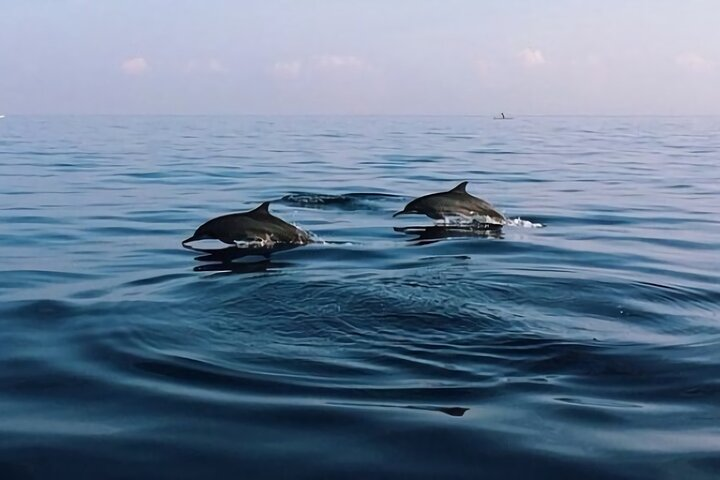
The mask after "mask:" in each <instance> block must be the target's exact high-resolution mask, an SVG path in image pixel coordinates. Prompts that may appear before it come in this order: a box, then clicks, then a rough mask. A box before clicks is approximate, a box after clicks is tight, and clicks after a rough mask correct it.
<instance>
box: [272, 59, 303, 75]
mask: <svg viewBox="0 0 720 480" xmlns="http://www.w3.org/2000/svg"><path fill="white" fill-rule="evenodd" d="M302 69H303V62H302V61H301V60H292V61H285V62H276V63H275V65H273V69H272V71H273V74H275V76H277V77H280V78H297V77H298V76H300V72H301V71H302Z"/></svg>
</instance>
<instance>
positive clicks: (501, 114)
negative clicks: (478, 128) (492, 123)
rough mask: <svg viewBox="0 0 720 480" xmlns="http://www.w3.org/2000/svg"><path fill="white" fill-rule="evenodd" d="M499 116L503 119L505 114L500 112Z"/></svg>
mask: <svg viewBox="0 0 720 480" xmlns="http://www.w3.org/2000/svg"><path fill="white" fill-rule="evenodd" d="M500 116H501V117H502V118H503V120H505V114H504V113H503V112H500Z"/></svg>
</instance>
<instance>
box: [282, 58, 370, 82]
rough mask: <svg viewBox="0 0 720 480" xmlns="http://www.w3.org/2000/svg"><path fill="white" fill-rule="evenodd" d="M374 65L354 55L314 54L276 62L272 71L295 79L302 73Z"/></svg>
mask: <svg viewBox="0 0 720 480" xmlns="http://www.w3.org/2000/svg"><path fill="white" fill-rule="evenodd" d="M371 69H372V66H371V65H370V64H369V63H368V62H367V61H365V60H364V59H362V58H360V57H356V56H354V55H331V54H324V55H312V56H309V57H303V58H296V59H293V60H283V61H279V62H276V63H275V64H274V65H273V67H272V73H273V74H274V75H275V76H276V77H279V78H285V79H293V78H298V77H300V76H301V75H314V74H319V73H330V72H360V71H363V70H371Z"/></svg>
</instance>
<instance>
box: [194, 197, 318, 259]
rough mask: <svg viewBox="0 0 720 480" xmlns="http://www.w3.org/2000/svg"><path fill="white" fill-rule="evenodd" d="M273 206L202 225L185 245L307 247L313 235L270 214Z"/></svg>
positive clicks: (258, 208) (213, 220)
mask: <svg viewBox="0 0 720 480" xmlns="http://www.w3.org/2000/svg"><path fill="white" fill-rule="evenodd" d="M269 208H270V202H263V203H262V204H261V205H260V206H259V207H257V208H255V209H254V210H250V211H248V212H242V213H231V214H228V215H222V216H220V217H217V218H213V219H212V220H208V221H207V222H205V223H203V224H202V225H200V226H199V227H198V228H197V230H195V233H194V234H193V235H192V237H190V238H187V239H185V240H183V241H182V244H183V246H186V245H185V244H187V243H190V242H194V241H195V240H205V239H216V240H220V241H221V242H223V243H228V244H230V245H238V244H239V243H243V242H258V243H259V244H260V245H261V246H267V245H273V244H286V245H287V244H294V245H304V244H306V243H310V241H311V240H310V235H308V233H307V232H305V231H303V230H300V229H299V228H297V227H296V226H295V225H291V224H289V223H287V222H285V221H284V220H281V219H279V218H278V217H276V216H274V215H272V214H271V213H270V210H269ZM188 248H189V247H188Z"/></svg>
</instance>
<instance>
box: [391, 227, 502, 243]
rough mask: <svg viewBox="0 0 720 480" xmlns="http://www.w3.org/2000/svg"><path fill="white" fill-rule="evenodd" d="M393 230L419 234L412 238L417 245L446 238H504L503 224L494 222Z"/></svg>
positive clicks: (397, 228) (395, 228) (396, 228)
mask: <svg viewBox="0 0 720 480" xmlns="http://www.w3.org/2000/svg"><path fill="white" fill-rule="evenodd" d="M393 230H395V231H396V232H400V233H406V234H408V235H417V237H415V238H413V239H411V240H412V241H414V242H417V243H415V245H428V244H431V243H435V242H438V241H440V240H442V239H446V238H460V237H478V238H502V225H496V224H494V223H477V224H468V225H449V226H446V225H431V226H412V227H394V228H393Z"/></svg>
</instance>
